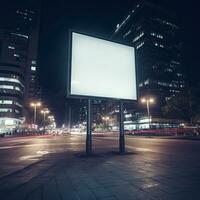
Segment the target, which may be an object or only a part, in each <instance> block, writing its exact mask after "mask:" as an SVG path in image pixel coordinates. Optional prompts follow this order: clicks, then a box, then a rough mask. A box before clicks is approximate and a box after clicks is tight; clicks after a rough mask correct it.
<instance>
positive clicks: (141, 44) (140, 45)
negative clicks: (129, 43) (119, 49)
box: [136, 42, 144, 49]
mask: <svg viewBox="0 0 200 200" xmlns="http://www.w3.org/2000/svg"><path fill="white" fill-rule="evenodd" d="M143 45H144V42H141V43H140V44H138V45H137V46H136V49H139V48H141V47H142V46H143Z"/></svg>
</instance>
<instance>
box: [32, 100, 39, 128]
mask: <svg viewBox="0 0 200 200" xmlns="http://www.w3.org/2000/svg"><path fill="white" fill-rule="evenodd" d="M30 106H31V107H33V108H34V116H33V123H34V124H36V115H37V107H40V106H41V102H32V103H31V104H30Z"/></svg>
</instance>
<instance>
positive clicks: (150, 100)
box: [141, 98, 155, 128]
mask: <svg viewBox="0 0 200 200" xmlns="http://www.w3.org/2000/svg"><path fill="white" fill-rule="evenodd" d="M141 102H142V103H144V104H145V103H146V106H147V115H148V119H149V128H150V121H151V116H150V104H153V103H154V102H155V100H154V98H142V99H141Z"/></svg>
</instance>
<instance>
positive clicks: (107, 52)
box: [70, 33, 137, 100]
mask: <svg viewBox="0 0 200 200" xmlns="http://www.w3.org/2000/svg"><path fill="white" fill-rule="evenodd" d="M70 94H71V95H78V96H93V97H107V98H116V99H130V100H136V99H137V92H136V73H135V52H134V48H133V47H130V46H126V45H122V44H118V43H114V42H109V41H106V40H102V39H98V38H94V37H90V36H86V35H82V34H78V33H72V62H71V93H70Z"/></svg>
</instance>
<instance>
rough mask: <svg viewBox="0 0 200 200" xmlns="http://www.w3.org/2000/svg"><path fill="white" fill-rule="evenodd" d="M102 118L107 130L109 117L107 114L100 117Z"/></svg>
mask: <svg viewBox="0 0 200 200" xmlns="http://www.w3.org/2000/svg"><path fill="white" fill-rule="evenodd" d="M102 119H103V120H104V121H105V122H106V129H107V130H108V121H109V119H110V118H109V117H108V116H105V117H102Z"/></svg>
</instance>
